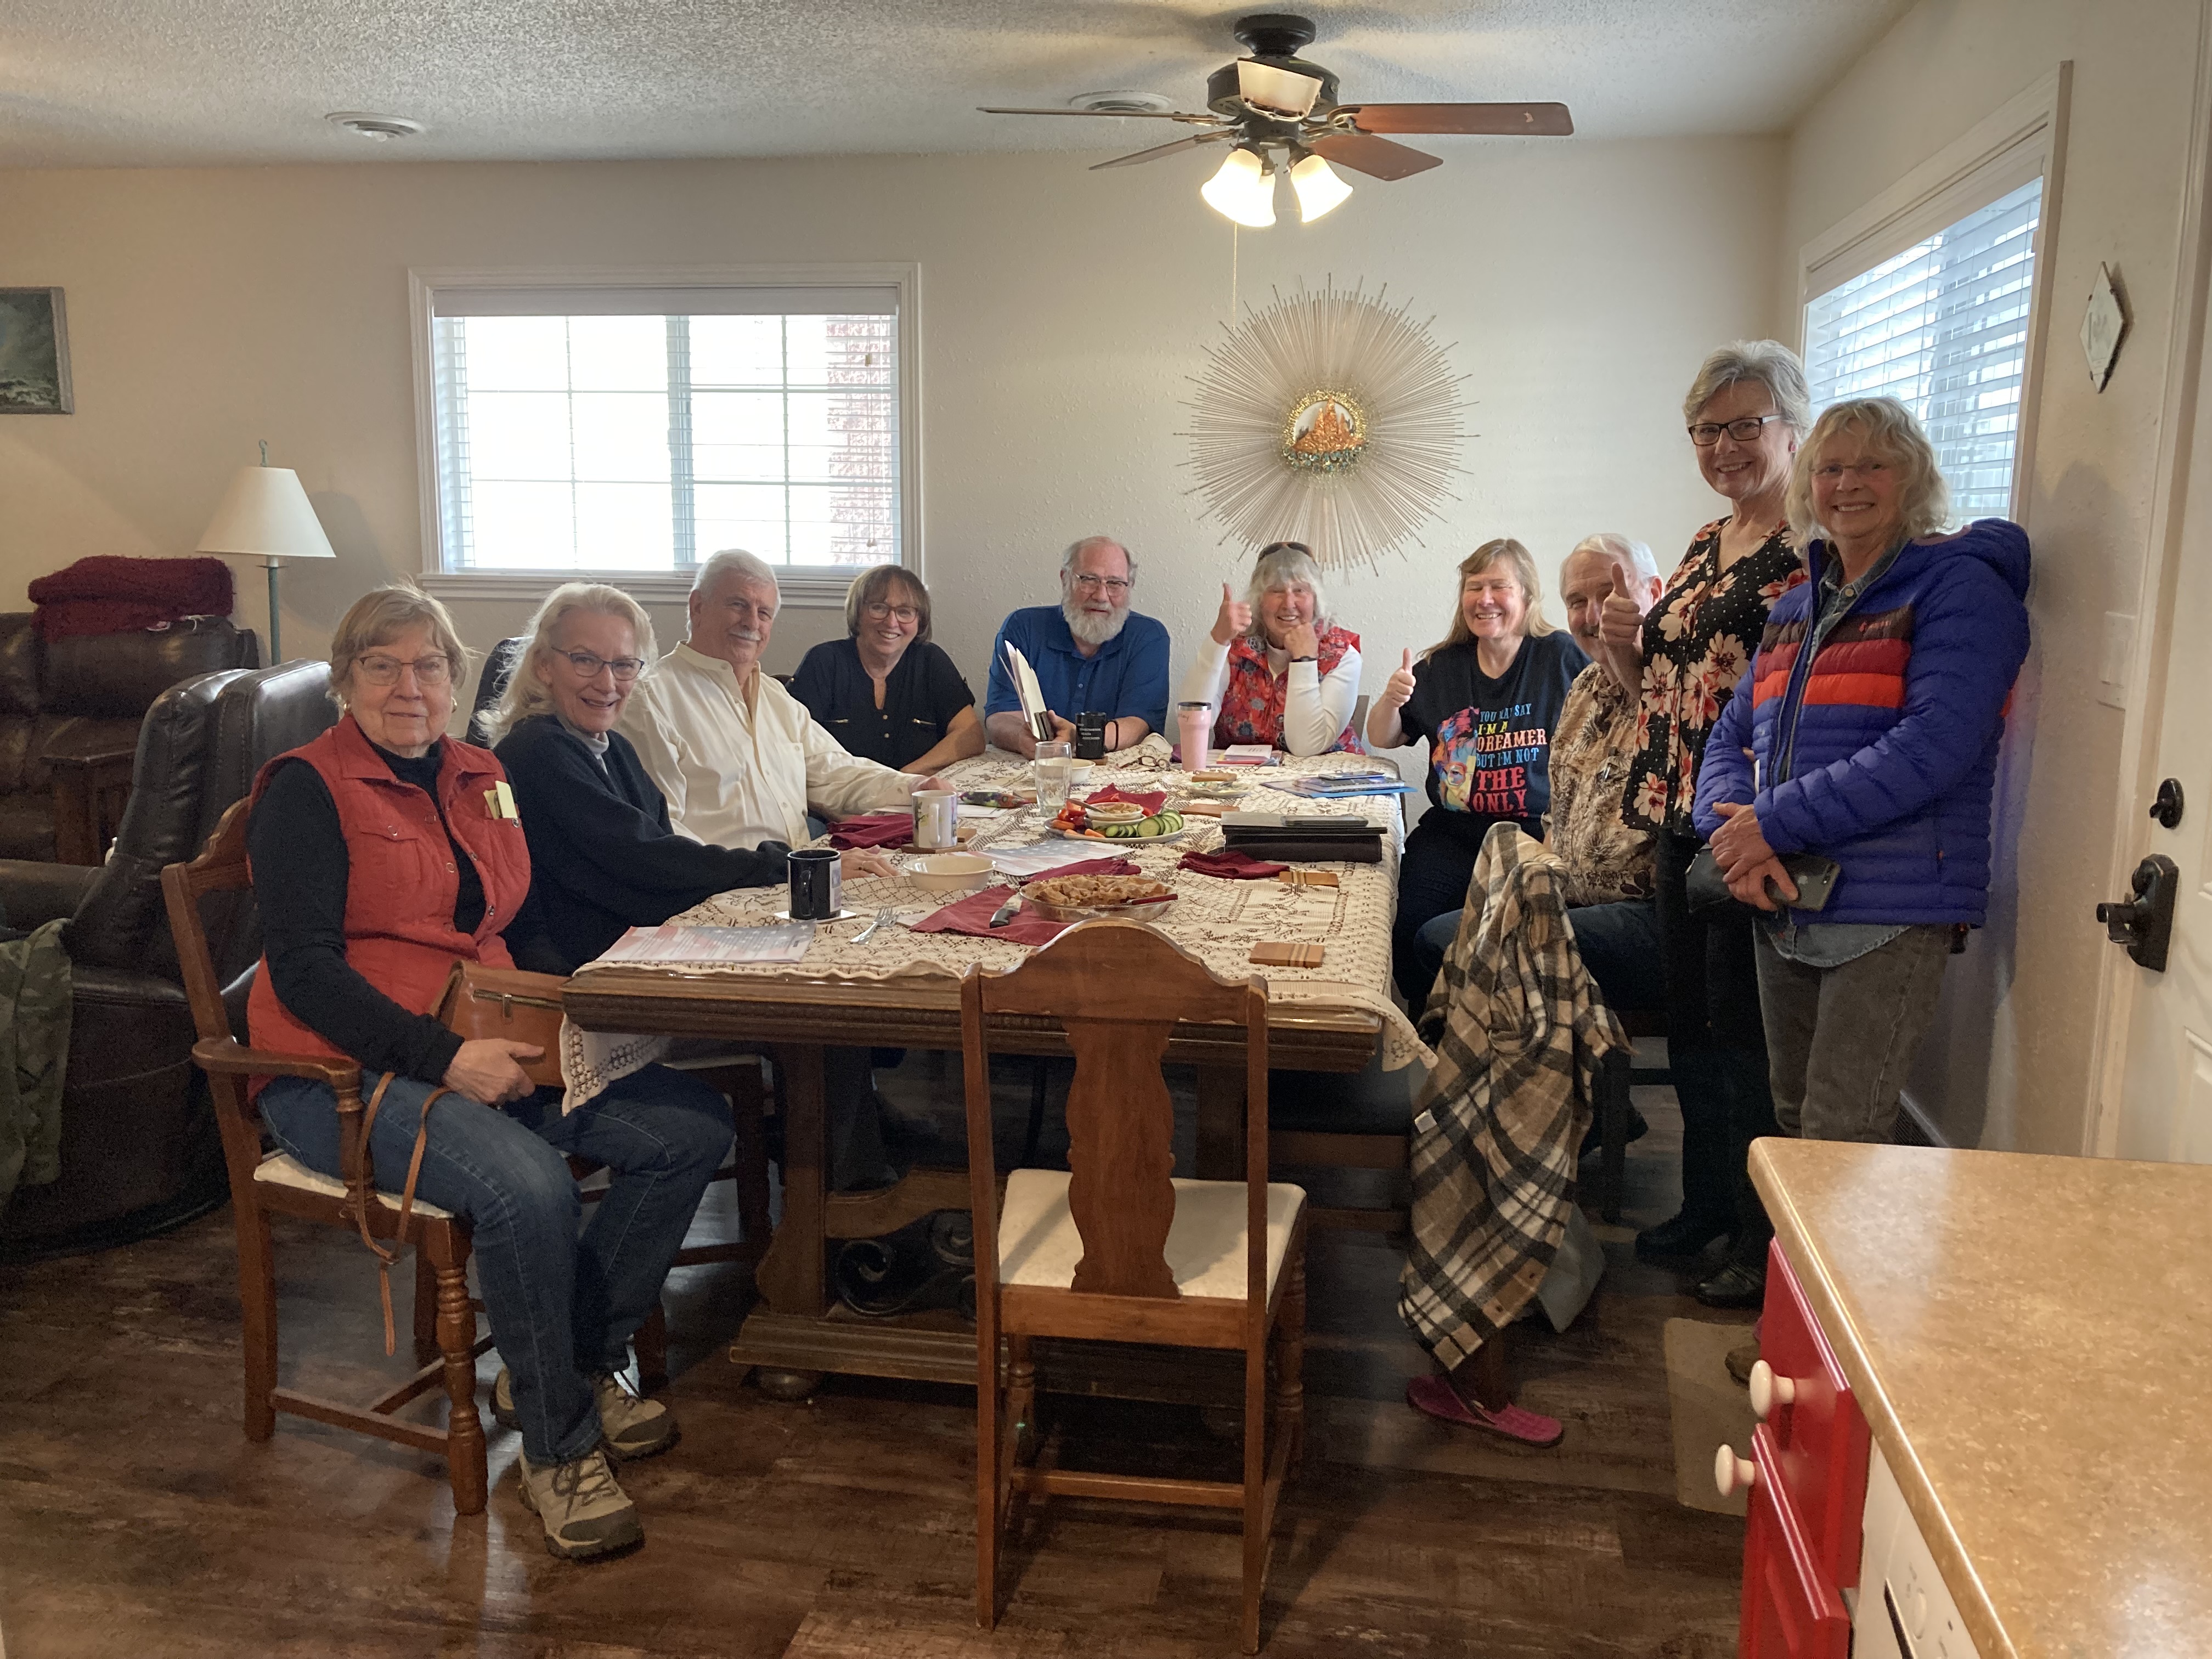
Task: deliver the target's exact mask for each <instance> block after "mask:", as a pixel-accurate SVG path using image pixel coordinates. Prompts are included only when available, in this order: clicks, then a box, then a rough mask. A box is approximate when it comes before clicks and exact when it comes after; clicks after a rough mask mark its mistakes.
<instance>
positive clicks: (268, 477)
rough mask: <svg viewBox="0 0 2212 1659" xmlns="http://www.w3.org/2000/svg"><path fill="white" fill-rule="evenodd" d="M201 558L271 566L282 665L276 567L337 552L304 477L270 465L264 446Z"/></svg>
mask: <svg viewBox="0 0 2212 1659" xmlns="http://www.w3.org/2000/svg"><path fill="white" fill-rule="evenodd" d="M197 551H199V552H202V553H233V554H246V555H250V556H253V557H255V558H258V559H259V560H260V561H261V562H263V563H264V564H265V565H267V566H268V567H269V661H270V665H272V666H273V665H276V664H277V663H280V662H282V661H283V660H284V650H283V643H282V639H281V636H280V635H279V632H278V628H279V623H278V616H279V611H278V608H277V600H276V567H277V565H278V563H279V562H281V561H283V560H285V559H335V558H336V557H337V550H335V549H334V548H332V547H331V538H329V537H328V536H326V535H325V534H324V533H323V525H322V520H319V519H318V518H317V517H316V516H315V509H314V508H313V506H311V505H310V504H309V503H308V501H307V490H306V489H303V488H301V483H300V475H299V474H298V473H296V472H295V471H292V469H291V468H290V467H289V466H271V465H269V446H268V444H267V443H265V442H264V444H263V445H262V446H261V465H258V466H241V467H240V468H239V469H238V475H237V477H234V478H233V479H232V480H231V481H230V488H229V489H226V490H224V491H223V493H222V502H221V503H220V504H219V505H218V506H217V507H216V510H215V517H214V518H212V519H210V520H208V527H207V532H206V534H204V535H203V536H202V537H201V538H200V544H199V547H198V548H197Z"/></svg>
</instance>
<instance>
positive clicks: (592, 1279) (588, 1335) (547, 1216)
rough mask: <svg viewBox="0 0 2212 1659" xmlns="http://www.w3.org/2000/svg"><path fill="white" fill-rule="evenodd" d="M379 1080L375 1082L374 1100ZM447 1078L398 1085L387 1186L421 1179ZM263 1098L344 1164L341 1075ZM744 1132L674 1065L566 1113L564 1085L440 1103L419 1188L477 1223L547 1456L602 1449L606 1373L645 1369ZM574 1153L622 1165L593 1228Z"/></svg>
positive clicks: (498, 1339) (375, 1148) (507, 1349)
mask: <svg viewBox="0 0 2212 1659" xmlns="http://www.w3.org/2000/svg"><path fill="white" fill-rule="evenodd" d="M377 1081H378V1079H377V1078H376V1077H374V1076H364V1077H363V1078H362V1097H363V1098H364V1099H366V1098H367V1097H368V1093H369V1091H371V1090H373V1089H374V1087H375V1086H376V1084H377ZM434 1086H435V1085H431V1084H428V1083H422V1082H419V1081H417V1080H416V1079H413V1078H404V1077H402V1078H394V1079H392V1086H391V1087H390V1088H389V1089H387V1090H386V1091H385V1096H384V1103H383V1105H382V1106H381V1107H380V1108H379V1109H378V1110H377V1115H376V1123H375V1126H374V1127H373V1128H372V1129H371V1130H370V1132H369V1152H370V1156H371V1157H372V1158H374V1161H375V1165H376V1184H377V1186H378V1187H379V1188H381V1189H383V1190H384V1191H386V1192H391V1193H397V1192H398V1190H399V1189H400V1187H401V1186H402V1185H403V1184H404V1181H405V1179H406V1174H407V1163H408V1159H409V1158H410V1155H411V1154H412V1152H413V1151H414V1146H415V1132H416V1127H417V1125H418V1124H420V1122H421V1121H422V1101H423V1098H424V1097H426V1096H427V1095H428V1094H429V1093H430V1091H431V1090H432V1088H433V1087H434ZM260 1106H261V1116H262V1121H264V1123H266V1124H267V1125H268V1126H269V1133H270V1134H271V1135H273V1136H275V1137H276V1142H277V1144H278V1145H279V1146H283V1149H284V1150H285V1151H286V1152H289V1153H291V1155H292V1156H293V1157H294V1158H298V1159H299V1160H300V1162H301V1163H302V1164H306V1165H307V1167H308V1168H309V1169H311V1170H319V1172H321V1173H322V1174H324V1175H328V1176H336V1175H337V1174H338V1172H339V1166H338V1116H337V1097H335V1096H334V1095H332V1094H331V1090H330V1087H329V1085H326V1084H321V1083H312V1082H309V1081H307V1079H304V1078H278V1079H275V1080H274V1081H272V1082H271V1083H270V1085H269V1086H268V1087H267V1088H266V1089H264V1090H263V1091H262V1093H261V1100H260ZM731 1133H732V1131H731V1125H730V1109H729V1106H728V1104H727V1103H726V1102H725V1101H724V1100H723V1099H722V1097H720V1095H718V1094H716V1093H715V1092H714V1090H713V1089H712V1088H711V1087H709V1086H708V1085H707V1084H705V1083H703V1082H702V1081H700V1079H697V1078H695V1077H691V1076H688V1075H687V1074H685V1073H682V1072H672V1071H670V1070H669V1069H668V1068H667V1067H666V1066H646V1067H645V1068H644V1069H643V1070H641V1071H638V1072H634V1073H631V1074H630V1075H629V1076H628V1077H626V1078H623V1079H621V1080H620V1081H619V1082H617V1083H616V1084H614V1085H611V1086H610V1087H609V1088H608V1089H607V1090H606V1091H605V1092H604V1093H602V1094H600V1095H599V1096H598V1097H596V1098H594V1099H592V1100H590V1101H587V1102H586V1103H584V1104H583V1105H581V1106H580V1107H578V1108H577V1109H575V1110H574V1111H573V1112H571V1113H569V1114H568V1115H567V1116H565V1117H564V1116H562V1114H561V1096H560V1091H558V1090H553V1089H541V1090H539V1091H538V1092H537V1093H536V1094H534V1095H532V1096H530V1097H527V1098H526V1099H523V1100H520V1101H517V1102H514V1103H513V1104H511V1105H509V1106H507V1107H506V1108H504V1109H500V1110H493V1109H490V1108H488V1107H484V1106H481V1105H478V1104H477V1103H475V1102H474V1101H471V1100H469V1099H466V1098H465V1097H461V1096H459V1095H449V1096H447V1097H446V1098H444V1099H442V1100H441V1101H439V1102H438V1103H437V1104H436V1105H435V1106H433V1107H432V1108H431V1109H430V1137H429V1144H428V1146H427V1147H426V1148H425V1149H424V1152H423V1157H422V1179H421V1180H420V1181H419V1182H417V1183H416V1194H417V1196H418V1197H420V1198H422V1199H425V1200H428V1201H429V1202H430V1203H433V1204H435V1205H436V1206H439V1208H441V1209H444V1210H450V1211H452V1212H453V1213H454V1214H456V1215H459V1216H465V1217H466V1218H468V1221H469V1225H470V1227H471V1231H473V1233H474V1235H475V1240H476V1243H475V1255H476V1259H477V1283H478V1285H479V1287H480V1288H481V1290H482V1291H483V1303H484V1313H485V1316H486V1317H487V1318H489V1321H490V1322H491V1335H492V1340H493V1342H494V1343H495V1345H496V1346H498V1348H499V1353H500V1358H501V1359H503V1360H504V1361H506V1363H507V1370H508V1372H509V1373H510V1376H511V1381H512V1383H513V1389H514V1408H515V1411H516V1413H518V1414H519V1415H520V1418H521V1419H522V1449H523V1451H524V1453H525V1455H527V1456H528V1457H529V1459H530V1461H531V1462H532V1463H534V1464H538V1465H539V1466H541V1467H542V1466H544V1465H546V1464H550V1463H565V1462H568V1461H569V1460H570V1459H571V1458H576V1457H581V1456H582V1455H584V1454H585V1453H586V1452H588V1451H590V1450H591V1449H592V1447H594V1446H596V1445H597V1444H599V1407H597V1406H596V1405H595V1404H593V1403H592V1388H591V1382H590V1379H591V1377H592V1376H594V1375H596V1374H599V1373H601V1372H605V1371H613V1370H621V1369H622V1367H623V1366H624V1365H625V1364H629V1339H630V1336H631V1334H633V1333H634V1332H635V1331H636V1329H637V1328H638V1327H639V1326H640V1325H641V1324H643V1323H644V1322H645V1318H646V1316H647V1314H649V1313H650V1312H651V1311H652V1310H653V1303H654V1302H655V1301H656V1300H658V1299H659V1295H660V1285H661V1281H662V1280H663V1279H666V1278H667V1277H668V1267H669V1264H670V1262H671V1261H673V1260H674V1259H675V1256H676V1252H677V1251H678V1249H682V1248H683V1244H684V1234H685V1232H687V1231H689V1230H690V1225H691V1216H692V1212H694V1211H696V1209H697V1208H698V1207H699V1200H700V1197H701V1195H702V1194H704V1193H705V1191H706V1190H707V1183H708V1181H709V1180H710V1179H712V1178H713V1176H714V1171H715V1170H717V1169H718V1168H719V1167H720V1164H721V1162H722V1159H723V1158H724V1156H725V1155H726V1153H727V1152H729V1150H730V1137H731ZM570 1152H574V1153H577V1154H579V1155H580V1156H581V1157H584V1158H591V1159H592V1160H593V1161H594V1162H596V1163H599V1164H605V1165H606V1166H607V1168H608V1170H610V1171H611V1174H612V1182H611V1185H610V1186H609V1188H608V1189H607V1195H606V1197H605V1198H604V1199H602V1200H600V1201H599V1204H598V1205H597V1206H594V1207H593V1209H592V1218H591V1222H590V1224H589V1225H586V1227H585V1228H584V1230H583V1234H582V1237H578V1236H577V1231H576V1224H577V1221H578V1219H579V1216H580V1211H581V1210H582V1208H583V1206H582V1204H581V1202H580V1200H579V1199H578V1197H577V1194H576V1182H575V1178H574V1176H571V1175H570V1174H569V1173H568V1164H567V1163H566V1162H565V1161H564V1160H565V1156H566V1155H567V1154H568V1153H570Z"/></svg>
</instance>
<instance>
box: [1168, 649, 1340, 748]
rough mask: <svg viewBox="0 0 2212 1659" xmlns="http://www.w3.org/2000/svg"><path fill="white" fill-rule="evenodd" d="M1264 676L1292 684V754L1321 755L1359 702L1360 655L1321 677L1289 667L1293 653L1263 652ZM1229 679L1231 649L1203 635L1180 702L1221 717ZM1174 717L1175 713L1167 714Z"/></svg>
mask: <svg viewBox="0 0 2212 1659" xmlns="http://www.w3.org/2000/svg"><path fill="white" fill-rule="evenodd" d="M1267 671H1268V672H1269V673H1270V674H1273V676H1274V677H1275V678H1277V679H1280V678H1283V675H1284V673H1285V671H1287V672H1288V673H1289V675H1290V677H1291V678H1290V684H1289V685H1288V686H1286V687H1285V690H1284V693H1283V747H1284V748H1285V749H1286V750H1289V751H1290V752H1291V754H1293V755H1325V754H1327V753H1328V751H1329V750H1330V749H1332V748H1334V746H1335V744H1336V740H1337V738H1338V737H1339V736H1340V734H1341V733H1342V732H1343V731H1344V728H1345V726H1346V725H1348V724H1349V723H1350V722H1351V720H1352V704H1353V703H1355V702H1358V700H1359V653H1358V652H1357V651H1352V650H1348V651H1346V653H1344V655H1343V656H1341V657H1340V658H1339V659H1337V664H1336V666H1335V667H1334V668H1332V669H1331V670H1329V671H1328V674H1327V675H1326V676H1324V675H1323V674H1322V671H1321V665H1320V664H1319V663H1313V662H1292V661H1291V653H1289V652H1287V651H1278V650H1276V649H1275V648H1274V647H1273V646H1269V647H1267ZM1228 678H1229V647H1228V646H1225V645H1217V644H1215V643H1214V641H1213V635H1211V634H1207V635H1204V636H1203V637H1202V638H1200V641H1199V642H1198V659H1197V660H1196V661H1195V662H1194V663H1192V664H1191V665H1190V671H1188V673H1186V674H1185V675H1184V676H1183V677H1182V692H1181V694H1180V695H1179V697H1178V699H1177V700H1178V701H1179V702H1209V703H1212V705H1213V714H1214V718H1215V719H1216V720H1219V719H1220V718H1221V692H1222V688H1223V686H1224V684H1225V683H1226V682H1227V680H1228ZM1169 714H1170V718H1172V717H1173V714H1174V711H1173V710H1172V709H1170V711H1169Z"/></svg>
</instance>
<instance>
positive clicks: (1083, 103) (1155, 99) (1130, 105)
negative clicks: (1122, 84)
mask: <svg viewBox="0 0 2212 1659" xmlns="http://www.w3.org/2000/svg"><path fill="white" fill-rule="evenodd" d="M1067 106H1068V108H1070V109H1087V110H1092V111H1095V112H1097V113H1098V114H1101V115H1160V114H1164V113H1165V112H1167V111H1169V110H1171V109H1173V108H1174V107H1175V100H1173V99H1171V98H1163V97H1161V96H1160V94H1158V93H1157V92H1084V93H1078V94H1076V95H1075V96H1074V97H1073V98H1071V99H1069V100H1067Z"/></svg>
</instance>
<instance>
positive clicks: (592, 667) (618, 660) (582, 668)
mask: <svg viewBox="0 0 2212 1659" xmlns="http://www.w3.org/2000/svg"><path fill="white" fill-rule="evenodd" d="M553 654H554V655H555V656H556V657H566V658H567V659H568V665H569V666H570V667H572V668H574V670H575V671H577V672H578V673H579V674H581V675H582V676H583V677H584V678H586V679H587V680H595V679H597V678H599V671H600V670H601V669H602V668H611V669H613V670H614V671H615V684H617V685H628V684H629V683H630V682H631V681H632V680H634V679H635V678H637V677H638V676H639V675H640V674H642V673H643V672H645V659H644V658H642V657H598V656H593V655H592V653H590V652H588V651H556V652H555V653H553Z"/></svg>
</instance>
